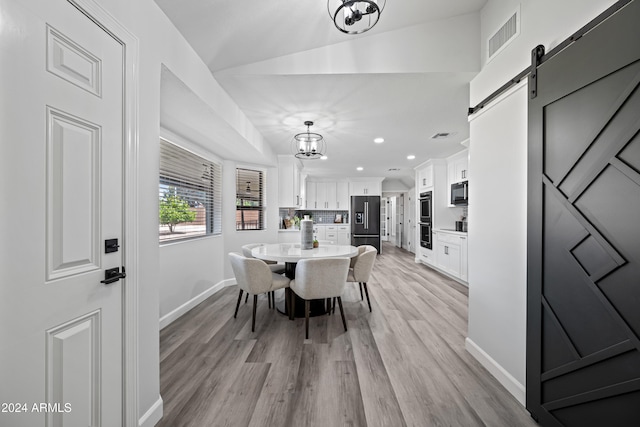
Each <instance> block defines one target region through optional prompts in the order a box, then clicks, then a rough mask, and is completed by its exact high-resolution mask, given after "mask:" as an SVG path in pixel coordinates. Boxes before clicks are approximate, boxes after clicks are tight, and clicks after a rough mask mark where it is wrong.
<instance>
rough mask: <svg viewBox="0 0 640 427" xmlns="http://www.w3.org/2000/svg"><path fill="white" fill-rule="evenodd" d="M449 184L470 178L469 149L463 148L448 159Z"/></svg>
mask: <svg viewBox="0 0 640 427" xmlns="http://www.w3.org/2000/svg"><path fill="white" fill-rule="evenodd" d="M447 171H448V176H449V185H451V184H454V183H456V182H462V181H468V180H469V150H463V151H461V152H459V153H456V154H454V155H453V156H451V157H449V158H448V159H447Z"/></svg>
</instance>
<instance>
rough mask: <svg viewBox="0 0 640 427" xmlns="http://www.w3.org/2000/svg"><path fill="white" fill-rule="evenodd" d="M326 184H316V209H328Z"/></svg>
mask: <svg viewBox="0 0 640 427" xmlns="http://www.w3.org/2000/svg"><path fill="white" fill-rule="evenodd" d="M327 184H328V183H326V182H316V205H315V207H316V209H328V207H327V192H328V185H327Z"/></svg>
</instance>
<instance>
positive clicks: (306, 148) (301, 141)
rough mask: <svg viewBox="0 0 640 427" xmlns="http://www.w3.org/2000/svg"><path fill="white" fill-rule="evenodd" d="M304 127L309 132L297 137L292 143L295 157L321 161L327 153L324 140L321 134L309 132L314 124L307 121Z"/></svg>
mask: <svg viewBox="0 0 640 427" xmlns="http://www.w3.org/2000/svg"><path fill="white" fill-rule="evenodd" d="M304 125H305V126H306V127H307V131H306V132H303V133H299V134H297V135H295V136H294V137H293V140H292V141H291V149H292V151H293V155H294V156H296V157H297V158H299V159H303V160H305V159H319V158H320V157H322V156H324V155H325V153H326V151H327V146H326V144H325V141H324V138H323V136H322V135H320V134H319V133H314V132H310V131H309V127H311V126H313V122H311V121H306V122H304Z"/></svg>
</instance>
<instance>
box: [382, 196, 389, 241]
mask: <svg viewBox="0 0 640 427" xmlns="http://www.w3.org/2000/svg"><path fill="white" fill-rule="evenodd" d="M388 204H389V201H388V200H387V198H386V197H382V198H381V199H380V239H381V240H382V241H383V242H387V241H389V232H388V231H387V230H388V228H389V217H388V216H387V210H388V209H387V205H388Z"/></svg>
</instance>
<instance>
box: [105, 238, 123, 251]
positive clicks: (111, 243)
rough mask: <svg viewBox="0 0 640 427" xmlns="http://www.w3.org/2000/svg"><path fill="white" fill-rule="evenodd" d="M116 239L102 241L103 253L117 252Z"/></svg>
mask: <svg viewBox="0 0 640 427" xmlns="http://www.w3.org/2000/svg"><path fill="white" fill-rule="evenodd" d="M119 247H120V245H119V244H118V239H107V240H105V241H104V253H105V254H110V253H111V252H118V248H119Z"/></svg>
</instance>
